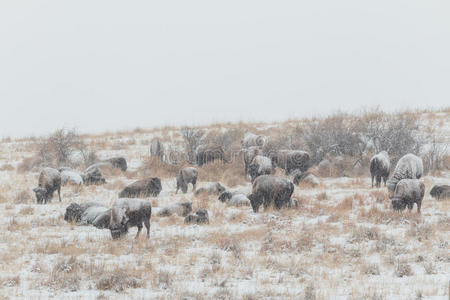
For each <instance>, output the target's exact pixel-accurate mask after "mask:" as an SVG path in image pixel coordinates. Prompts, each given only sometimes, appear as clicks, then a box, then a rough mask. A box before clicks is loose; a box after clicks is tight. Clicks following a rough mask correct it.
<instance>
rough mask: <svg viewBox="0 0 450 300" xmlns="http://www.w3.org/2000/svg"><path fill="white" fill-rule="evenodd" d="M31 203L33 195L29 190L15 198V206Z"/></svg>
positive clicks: (19, 193) (21, 192)
mask: <svg viewBox="0 0 450 300" xmlns="http://www.w3.org/2000/svg"><path fill="white" fill-rule="evenodd" d="M30 202H31V194H30V192H29V191H27V190H23V191H20V192H18V193H17V194H16V197H15V198H14V203H15V204H23V203H30Z"/></svg>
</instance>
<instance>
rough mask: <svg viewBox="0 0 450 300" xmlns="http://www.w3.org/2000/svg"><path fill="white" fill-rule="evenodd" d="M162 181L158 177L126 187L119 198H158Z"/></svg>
mask: <svg viewBox="0 0 450 300" xmlns="http://www.w3.org/2000/svg"><path fill="white" fill-rule="evenodd" d="M161 190H162V187H161V180H160V179H159V178H158V177H151V178H147V179H142V180H138V181H136V182H133V183H132V184H130V185H129V186H126V187H125V188H124V189H123V190H122V191H121V192H120V193H119V198H145V197H150V196H153V197H156V196H158V195H159V193H160V192H161Z"/></svg>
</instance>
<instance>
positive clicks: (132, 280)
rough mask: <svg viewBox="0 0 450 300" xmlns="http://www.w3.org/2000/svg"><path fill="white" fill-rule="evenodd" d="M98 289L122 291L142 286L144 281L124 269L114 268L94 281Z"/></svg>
mask: <svg viewBox="0 0 450 300" xmlns="http://www.w3.org/2000/svg"><path fill="white" fill-rule="evenodd" d="M95 286H96V288H97V289H99V290H103V291H105V290H111V291H115V292H123V291H124V290H126V289H129V288H133V289H135V288H139V287H143V286H144V282H143V281H142V280H140V279H139V278H137V277H135V276H133V275H130V274H128V273H127V272H126V271H125V270H122V269H116V270H114V271H112V272H110V273H107V274H103V275H102V276H101V277H100V279H98V280H97V281H96V283H95Z"/></svg>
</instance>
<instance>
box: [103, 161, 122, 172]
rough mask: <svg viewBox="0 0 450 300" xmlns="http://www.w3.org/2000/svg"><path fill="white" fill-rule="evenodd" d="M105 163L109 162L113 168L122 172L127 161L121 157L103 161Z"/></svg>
mask: <svg viewBox="0 0 450 300" xmlns="http://www.w3.org/2000/svg"><path fill="white" fill-rule="evenodd" d="M105 162H109V163H110V164H111V165H112V166H113V168H117V169H120V170H121V171H122V172H125V171H126V170H127V161H126V159H125V158H123V157H113V158H109V159H107V160H105Z"/></svg>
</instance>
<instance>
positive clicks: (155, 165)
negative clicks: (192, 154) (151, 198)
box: [138, 156, 182, 178]
mask: <svg viewBox="0 0 450 300" xmlns="http://www.w3.org/2000/svg"><path fill="white" fill-rule="evenodd" d="M180 167H182V166H177V165H171V164H168V163H166V162H163V161H162V160H161V159H159V158H158V157H155V156H148V157H146V158H145V160H144V162H143V163H142V166H141V167H140V168H139V170H138V173H139V176H140V177H141V178H147V177H149V176H153V177H159V178H175V176H177V174H178V172H179V170H180Z"/></svg>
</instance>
